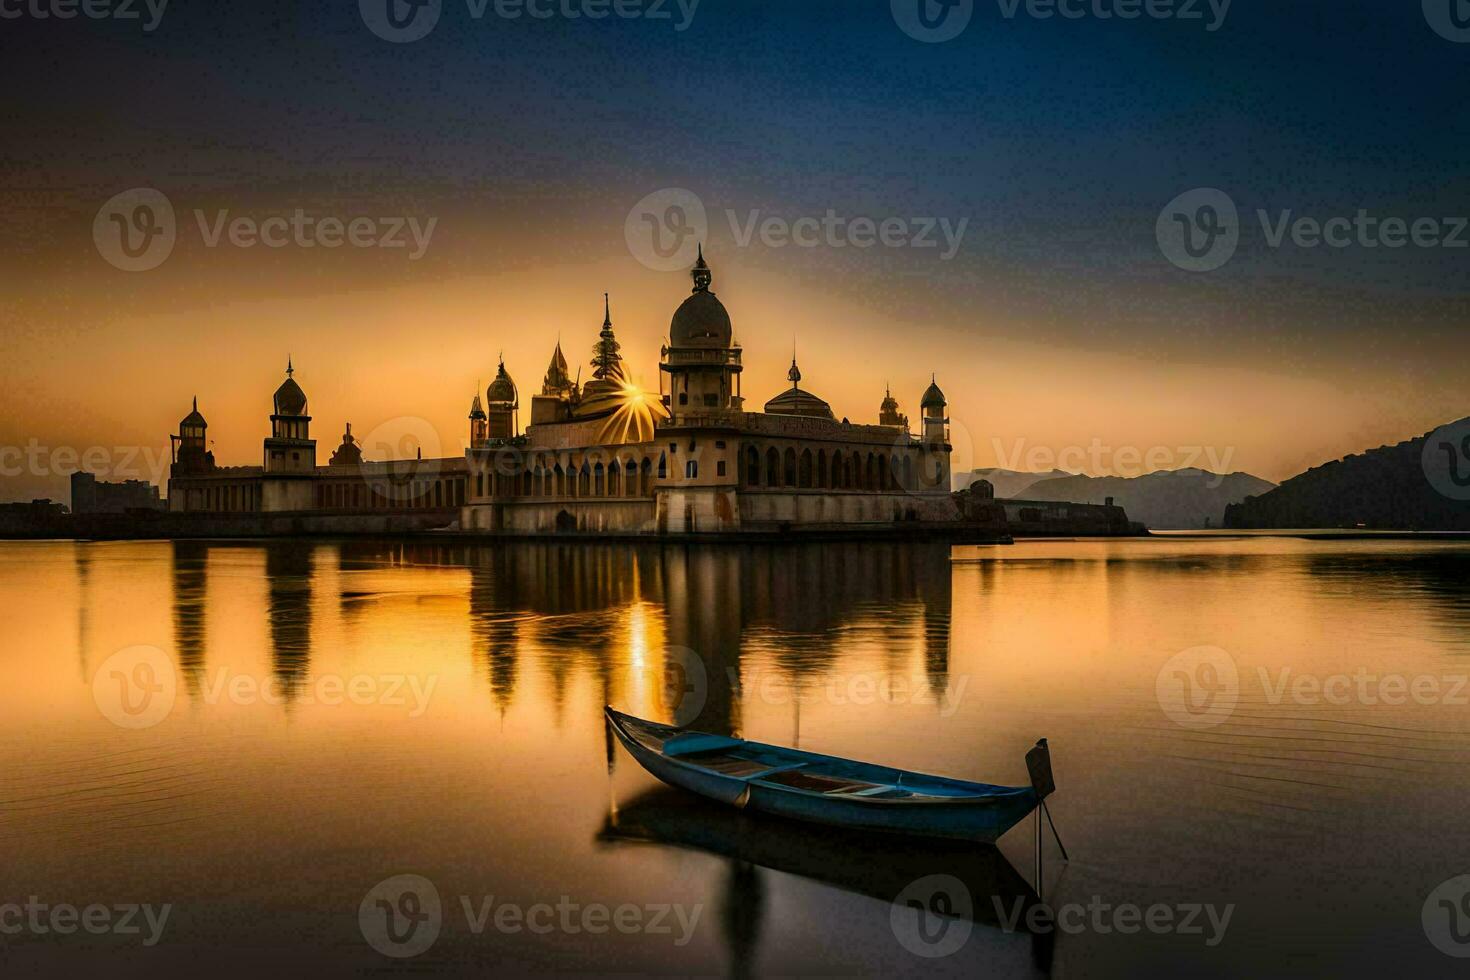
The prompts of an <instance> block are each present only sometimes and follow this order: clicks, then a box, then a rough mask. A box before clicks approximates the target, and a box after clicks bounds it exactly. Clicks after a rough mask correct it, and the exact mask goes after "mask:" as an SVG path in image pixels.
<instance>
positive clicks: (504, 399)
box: [485, 361, 519, 405]
mask: <svg viewBox="0 0 1470 980" xmlns="http://www.w3.org/2000/svg"><path fill="white" fill-rule="evenodd" d="M485 401H487V402H489V403H490V404H492V405H494V404H495V403H497V402H498V403H500V404H503V405H515V404H516V403H517V402H518V401H519V394H518V392H517V391H516V383H515V382H514V381H512V380H511V378H510V375H509V374H507V373H506V371H505V362H504V361H501V362H500V370H499V371H497V372H496V373H495V380H494V381H492V382H490V387H488V388H486V389H485Z"/></svg>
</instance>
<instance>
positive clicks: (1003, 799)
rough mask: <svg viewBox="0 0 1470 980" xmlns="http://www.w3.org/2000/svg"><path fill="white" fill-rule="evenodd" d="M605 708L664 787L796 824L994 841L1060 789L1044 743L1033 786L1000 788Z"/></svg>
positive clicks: (1031, 759)
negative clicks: (686, 727) (1054, 783)
mask: <svg viewBox="0 0 1470 980" xmlns="http://www.w3.org/2000/svg"><path fill="white" fill-rule="evenodd" d="M605 710H606V713H607V720H608V724H609V725H610V726H611V728H612V730H613V732H614V733H615V734H616V735H617V737H618V740H619V741H620V742H622V743H623V746H624V747H625V748H626V749H627V750H628V752H629V753H630V754H631V755H632V756H633V758H635V759H637V760H638V763H639V765H641V766H643V768H644V769H647V770H648V771H649V772H650V773H652V774H653V775H654V776H656V777H657V778H659V779H661V780H663V781H664V782H665V783H668V784H669V785H671V786H677V787H679V788H680V789H686V790H689V791H690V792H693V793H698V794H699V795H701V796H706V797H709V798H710V799H714V800H719V801H720V802H722V803H728V804H733V805H735V806H737V807H739V808H741V809H748V810H755V811H759V812H763V813H772V814H776V815H778V816H783V817H790V818H794V819H797V820H808V821H813V822H816V823H823V824H831V825H834V826H838V827H848V828H853V829H856V830H867V831H885V832H889V833H902V834H921V835H926V836H935V837H956V838H961V839H964V840H974V841H984V842H991V843H993V842H994V841H995V840H996V839H997V838H999V837H1000V836H1001V835H1002V834H1004V833H1005V832H1006V831H1007V830H1010V829H1011V828H1012V827H1014V826H1015V825H1016V824H1017V823H1020V822H1021V820H1023V819H1024V818H1025V817H1026V816H1027V814H1029V813H1031V811H1032V810H1035V809H1036V808H1037V806H1038V805H1040V804H1041V803H1042V801H1043V800H1044V799H1045V797H1046V796H1047V794H1049V793H1050V792H1051V791H1052V788H1053V787H1052V779H1051V759H1050V753H1049V751H1048V750H1047V748H1046V740H1045V739H1043V740H1042V741H1041V742H1038V743H1037V746H1036V748H1033V749H1032V750H1031V752H1030V753H1028V754H1027V757H1026V762H1027V766H1028V768H1029V769H1030V771H1031V779H1032V785H1031V786H992V785H990V784H988V783H972V782H967V781H965V780H960V779H949V778H947V777H944V776H929V775H925V774H923V773H916V772H909V771H906V770H903V769H891V768H889V767H887V766H878V765H872V764H869V763H865V762H855V761H853V760H850V759H841V758H837V757H835V756H828V755H818V754H816V753H814V752H802V751H800V750H798V749H790V748H783V747H781V746H777V745H766V744H764V743H762V742H749V741H746V740H744V739H739V738H730V737H728V736H724V735H712V734H709V733H706V732H695V731H687V730H684V729H679V728H672V727H670V726H668V725H660V724H657V723H655V722H651V721H644V720H643V719H640V718H634V717H633V716H632V715H626V714H623V713H622V712H620V711H615V710H613V708H611V707H608V708H606V709H605ZM1038 833H1039V824H1038ZM1038 841H1039V838H1038Z"/></svg>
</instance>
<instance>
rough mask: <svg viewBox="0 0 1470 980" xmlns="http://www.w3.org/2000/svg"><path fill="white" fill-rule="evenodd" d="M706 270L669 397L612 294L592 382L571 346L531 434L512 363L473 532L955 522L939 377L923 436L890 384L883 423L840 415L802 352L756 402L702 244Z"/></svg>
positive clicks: (473, 483) (679, 335) (698, 275)
mask: <svg viewBox="0 0 1470 980" xmlns="http://www.w3.org/2000/svg"><path fill="white" fill-rule="evenodd" d="M692 278H693V282H694V285H693V290H692V292H691V294H690V295H689V297H688V298H687V299H685V300H684V302H683V303H682V304H681V305H680V306H679V308H678V309H677V310H676V311H675V312H674V316H673V320H672V321H671V323H670V325H669V334H668V343H667V344H666V345H665V346H664V348H663V351H662V359H661V362H660V364H659V376H660V392H659V395H658V397H657V398H654V397H653V396H651V395H649V394H646V393H644V392H643V391H641V390H639V389H638V388H637V387H635V386H633V385H632V384H631V383H629V381H628V380H627V375H626V373H625V372H624V370H623V363H622V355H621V349H620V346H619V344H618V341H617V338H616V335H615V334H614V331H613V324H612V313H611V309H610V306H608V305H606V304H605V305H604V316H603V325H602V332H601V333H600V334H599V337H598V341H597V344H596V346H595V347H594V353H593V359H592V368H593V371H592V378H591V380H589V381H588V382H586V383H585V384H582V385H579V384H578V383H577V382H576V381H574V380H572V379H571V377H570V376H569V374H568V369H567V362H566V358H565V356H564V355H563V353H562V350H561V345H560V344H558V345H557V347H556V350H555V352H554V353H553V354H552V357H551V363H550V365H549V366H548V367H547V370H546V376H545V380H544V382H543V384H542V389H541V394H539V395H536V396H534V397H533V398H532V400H531V406H532V407H531V424H530V425H529V426H528V427H527V428H526V430H525V432H524V433H522V432H519V431H518V430H516V429H515V427H514V422H513V421H510V428H509V429H507V428H506V426H505V422H506V421H509V420H512V419H513V416H512V414H511V413H512V412H513V405H514V404H515V402H516V399H515V397H514V392H515V390H516V389H515V383H514V382H513V381H511V380H510V378H509V377H508V376H504V365H503V364H502V365H501V372H502V374H501V376H498V377H497V379H496V380H497V384H498V385H499V388H498V389H497V387H496V385H492V386H491V391H489V392H487V401H488V402H494V403H495V404H497V405H499V406H500V407H499V412H500V417H501V419H502V424H501V426H500V427H499V428H496V426H495V425H494V424H493V421H492V425H491V429H490V431H491V435H490V436H489V437H487V438H476V439H472V442H471V446H470V449H469V452H468V453H467V454H466V457H467V459H468V462H469V473H470V484H469V487H468V499H467V500H466V502H465V506H464V508H463V510H462V512H461V518H460V520H461V527H462V528H463V529H464V530H480V531H490V532H497V531H498V532H514V533H541V532H551V533H554V532H557V531H584V532H605V533H607V532H649V533H659V534H680V533H707V532H737V531H780V530H783V529H789V528H804V529H813V528H831V529H834V530H836V529H842V528H858V527H872V526H876V525H901V524H904V523H906V522H914V521H926V522H933V521H953V520H955V519H956V516H957V514H956V510H955V504H954V502H953V500H952V496H951V493H950V463H949V457H950V446H949V431H948V423H949V420H948V418H947V417H946V406H945V399H944V394H943V392H941V391H940V390H939V386H938V385H937V384H930V386H929V388H928V390H927V391H925V392H924V394H923V396H922V398H921V400H920V410H921V412H922V428H921V431H920V432H919V433H917V434H915V433H912V432H911V431H910V430H909V423H908V418H907V417H906V416H904V415H901V414H899V411H898V403H897V401H896V400H895V399H894V398H893V396H892V393H891V392H888V393H886V394H885V397H884V399H883V401H882V404H881V406H880V408H879V413H878V420H877V423H876V424H859V423H853V422H850V421H848V420H847V419H842V420H840V421H839V420H838V419H837V418H836V417H835V416H834V415H833V412H832V408H831V406H830V405H828V404H827V402H825V401H823V400H822V399H821V398H820V397H818V396H817V395H816V394H814V393H812V392H811V391H809V390H806V389H804V388H802V387H801V381H802V375H801V370H800V368H799V367H798V365H797V361H796V358H795V357H793V358H792V361H791V369H790V371H789V372H788V374H787V377H788V379H789V380H790V382H791V387H790V388H787V389H786V390H784V391H781V392H779V393H778V394H776V396H775V397H773V398H771V399H770V400H769V401H767V402H766V403H765V406H764V408H763V410H762V411H759V412H750V411H746V409H745V398H744V396H743V394H742V392H741V381H740V378H741V372H742V370H743V368H742V363H741V358H742V350H741V348H740V347H739V346H738V345H737V344H736V343H735V340H734V329H733V326H732V323H731V319H730V314H729V312H728V311H727V310H726V309H725V305H724V304H723V303H722V302H721V301H720V300H719V298H718V297H717V296H716V295H715V293H714V291H713V289H712V286H713V273H712V271H711V269H710V267H709V265H708V264H707V263H706V262H705V260H704V255H703V251H702V250H701V252H700V256H699V260H698V262H697V264H696V265H695V267H694V269H693V271H692ZM502 377H503V378H504V384H500V382H501V378H502ZM507 396H509V397H508V400H507ZM476 402H477V404H478V397H477V399H476ZM490 413H491V418H492V420H493V419H494V418H495V410H494V409H491V410H490ZM475 425H476V422H475V408H473V407H472V409H471V428H472V432H482V431H484V430H483V429H475ZM495 432H500V433H508V434H503V435H500V436H496V435H494V433H495Z"/></svg>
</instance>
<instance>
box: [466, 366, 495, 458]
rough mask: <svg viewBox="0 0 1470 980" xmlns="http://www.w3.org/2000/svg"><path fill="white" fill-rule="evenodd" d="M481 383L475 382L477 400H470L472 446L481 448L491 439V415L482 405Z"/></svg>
mask: <svg viewBox="0 0 1470 980" xmlns="http://www.w3.org/2000/svg"><path fill="white" fill-rule="evenodd" d="M479 388H480V383H479V382H478V381H476V382H475V389H476V390H475V400H474V401H472V402H470V448H472V449H479V448H480V447H481V446H483V445H485V443H487V442H489V441H490V421H489V419H490V417H489V416H488V415H486V414H485V409H484V407H483V406H481V405H480V392H479Z"/></svg>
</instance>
